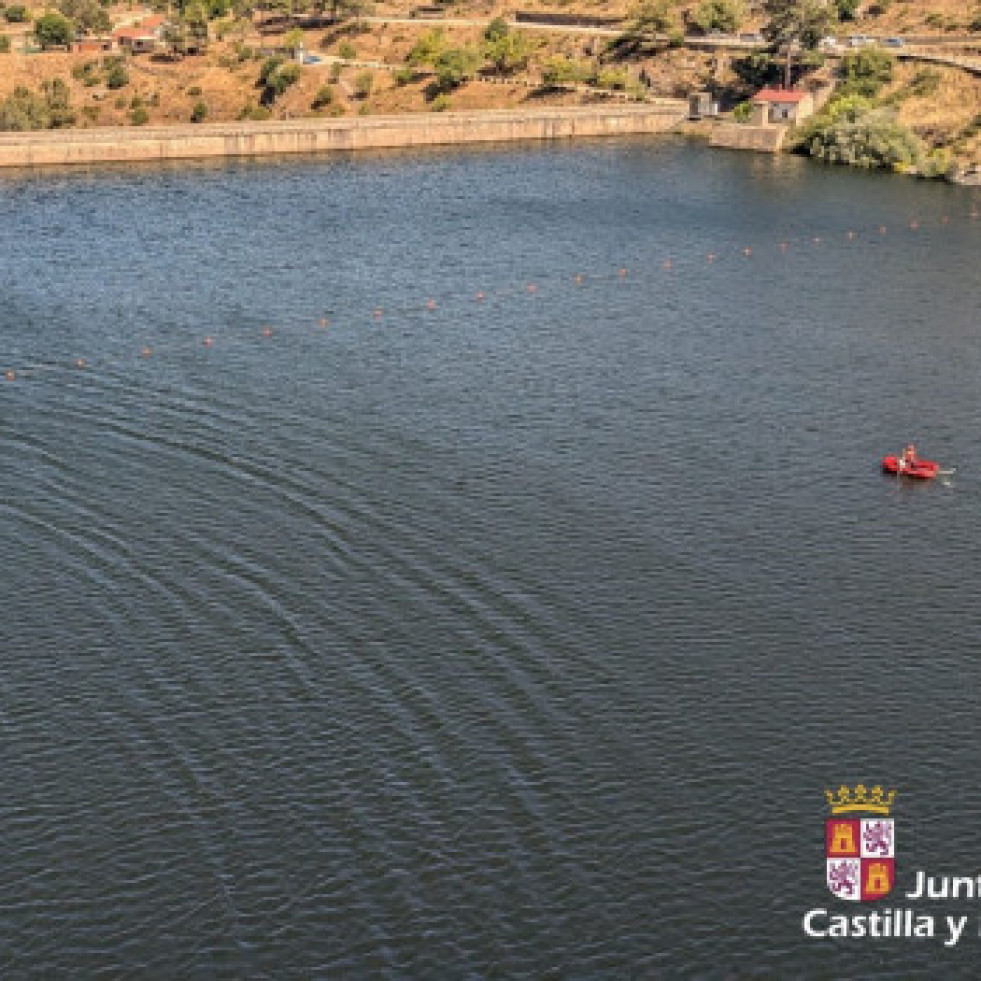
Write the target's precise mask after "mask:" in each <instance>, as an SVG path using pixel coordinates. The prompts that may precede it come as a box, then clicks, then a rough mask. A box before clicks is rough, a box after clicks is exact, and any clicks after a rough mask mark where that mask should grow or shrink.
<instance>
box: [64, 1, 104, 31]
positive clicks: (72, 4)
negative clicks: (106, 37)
mask: <svg viewBox="0 0 981 981" xmlns="http://www.w3.org/2000/svg"><path fill="white" fill-rule="evenodd" d="M57 6H58V10H60V11H61V13H63V14H64V15H65V16H66V17H67V18H68V19H69V20H70V21H71V22H72V24H73V26H74V28H75V30H77V31H79V32H81V33H82V34H106V33H108V32H109V31H111V30H112V20H111V19H110V17H109V14H108V13H107V11H106V9H105V7H103V6H102V5H101V4H100V3H98V0H58V4H57Z"/></svg>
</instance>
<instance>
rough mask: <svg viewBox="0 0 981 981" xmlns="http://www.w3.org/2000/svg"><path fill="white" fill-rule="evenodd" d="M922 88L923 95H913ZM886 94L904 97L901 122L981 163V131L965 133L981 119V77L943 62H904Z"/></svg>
mask: <svg viewBox="0 0 981 981" xmlns="http://www.w3.org/2000/svg"><path fill="white" fill-rule="evenodd" d="M918 89H919V90H920V92H921V94H909V93H910V92H913V93H915V92H916V91H917V90H918ZM883 94H884V95H885V96H889V95H890V94H894V95H896V96H902V101H901V102H899V107H898V108H899V119H900V122H902V123H904V124H905V125H906V126H909V127H910V128H911V129H912V130H914V131H915V132H916V133H917V134H918V135H920V136H922V137H923V138H924V139H925V140H926V141H927V142H928V143H931V144H933V145H935V146H953V147H954V149H955V151H956V155H957V157H958V158H959V159H960V160H962V161H963V162H965V163H977V162H981V134H979V133H975V134H973V135H965V133H970V131H971V129H972V128H973V127H972V123H975V122H978V121H981V78H978V77H977V76H973V75H969V74H968V73H967V72H963V71H958V70H957V69H956V68H945V67H943V66H941V65H927V64H917V63H909V64H902V65H899V66H897V69H896V72H895V77H894V79H893V82H892V83H891V84H890V86H889V87H888V88H887V89H886V90H885V92H884V93H883ZM979 129H981V127H979Z"/></svg>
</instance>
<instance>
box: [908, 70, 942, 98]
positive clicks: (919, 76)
mask: <svg viewBox="0 0 981 981" xmlns="http://www.w3.org/2000/svg"><path fill="white" fill-rule="evenodd" d="M909 88H910V92H911V93H912V94H913V95H918V96H928V95H933V94H934V93H935V92H936V91H937V89H939V88H940V72H938V71H936V70H935V69H933V68H923V69H921V70H920V71H918V72H917V73H916V74H915V75H914V76H913V79H912V81H911V82H910V83H909Z"/></svg>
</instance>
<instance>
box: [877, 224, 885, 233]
mask: <svg viewBox="0 0 981 981" xmlns="http://www.w3.org/2000/svg"><path fill="white" fill-rule="evenodd" d="M879 234H880V235H885V234H886V226H885V225H880V226H879Z"/></svg>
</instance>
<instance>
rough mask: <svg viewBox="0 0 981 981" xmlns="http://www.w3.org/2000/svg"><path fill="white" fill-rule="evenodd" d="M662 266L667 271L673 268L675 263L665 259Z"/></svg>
mask: <svg viewBox="0 0 981 981" xmlns="http://www.w3.org/2000/svg"><path fill="white" fill-rule="evenodd" d="M661 265H662V266H663V267H664V268H665V269H670V268H671V266H672V265H673V263H672V262H671V260H670V259H665V260H664V262H662V263H661Z"/></svg>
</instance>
